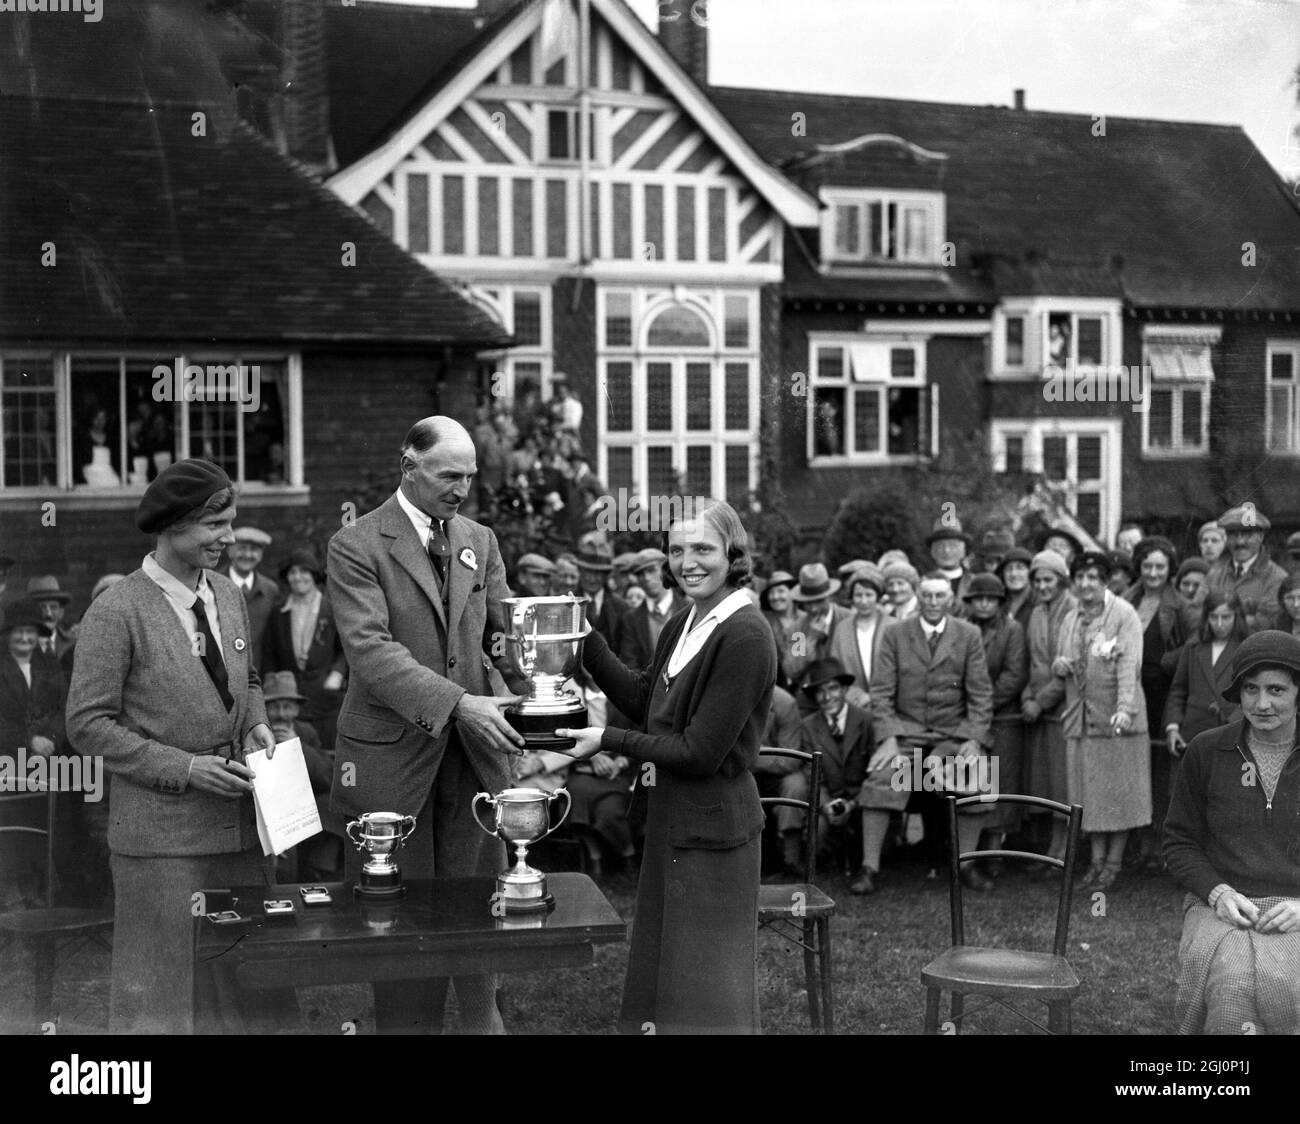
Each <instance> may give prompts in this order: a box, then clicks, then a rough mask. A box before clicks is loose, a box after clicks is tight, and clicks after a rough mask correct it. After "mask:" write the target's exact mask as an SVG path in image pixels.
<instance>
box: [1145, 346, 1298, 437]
mask: <svg viewBox="0 0 1300 1124" xmlns="http://www.w3.org/2000/svg"><path fill="white" fill-rule="evenodd" d="M1220 336H1221V333H1220V332H1219V330H1218V329H1217V328H1216V329H1212V330H1209V331H1205V332H1188V331H1180V332H1167V333H1166V332H1161V331H1158V330H1156V329H1155V328H1148V329H1147V330H1146V331H1145V332H1144V333H1143V338H1142V368H1143V374H1142V377H1143V383H1144V389H1145V393H1144V395H1143V401H1142V410H1141V414H1142V456H1143V458H1144V459H1147V460H1204V459H1206V458H1208V457H1209V455H1210V409H1211V405H1210V403H1211V399H1212V397H1213V395H1214V377H1213V374H1214V371H1213V366H1214V351H1213V348H1214V345H1215V344H1217V343H1218V342H1219V339H1220ZM1152 344H1155V345H1156V346H1163V347H1169V346H1177V345H1180V344H1186V345H1189V346H1190V345H1196V346H1206V347H1209V348H1210V366H1211V378H1208V379H1157V378H1155V376H1154V375H1153V374H1152V373H1151V372H1152V371H1153V369H1154V368H1153V365H1152V363H1151V351H1150V348H1151V345H1152ZM1297 347H1300V341H1298V342H1297ZM1158 390H1159V391H1168V392H1170V393H1171V396H1172V402H1171V409H1170V418H1169V424H1170V429H1171V436H1172V437H1173V444H1172V445H1170V446H1168V447H1165V446H1161V445H1152V444H1151V406H1152V403H1153V397H1152V396H1153V394H1154V393H1155V392H1156V391H1158ZM1189 390H1194V391H1198V392H1200V394H1201V423H1200V435H1201V439H1200V443H1199V445H1196V446H1187V445H1185V444H1184V442H1183V422H1184V419H1185V416H1186V406H1185V396H1186V392H1187V391H1189ZM1265 432H1266V433H1267V431H1265Z"/></svg>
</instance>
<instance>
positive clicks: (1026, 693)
mask: <svg viewBox="0 0 1300 1124" xmlns="http://www.w3.org/2000/svg"><path fill="white" fill-rule="evenodd" d="M1076 604H1078V602H1076V601H1075V599H1074V594H1073V593H1070V592H1069V591H1068V590H1067V591H1066V592H1064V593H1062V594H1061V595H1060V596H1059V597H1057V599H1056V600H1055V601H1053V602H1052V604H1051V605H1050V606H1044V605H1042V604H1041V603H1040V604H1037V605H1035V606H1034V609H1033V612H1031V613H1030V614H1029V629H1028V632H1027V633H1026V636H1025V643H1026V647H1027V648H1028V649H1029V682H1028V683H1026V684H1025V689H1024V690H1023V691H1022V692H1021V694H1020V704H1021V706H1024V704H1025V703H1027V702H1031V701H1032V702H1036V703H1038V705H1039V706H1040V707H1042V709H1043V717H1044V718H1047V719H1049V720H1050V719H1054V718H1058V717H1059V716H1060V713H1059V708H1060V707H1061V706H1062V704H1063V703H1064V702H1065V681H1064V680H1062V679H1060V678H1058V677H1057V675H1056V674H1055V672H1053V671H1052V661H1053V660H1055V659H1056V657H1057V655H1058V654H1059V653H1060V637H1061V623H1062V622H1063V621H1064V620H1065V618H1066V617H1067V616H1068V615H1069V614H1070V611H1071V610H1072V609H1073V608H1074V607H1075V605H1076ZM1053 712H1056V713H1053Z"/></svg>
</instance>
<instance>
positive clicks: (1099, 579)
mask: <svg viewBox="0 0 1300 1124" xmlns="http://www.w3.org/2000/svg"><path fill="white" fill-rule="evenodd" d="M1110 574H1111V564H1110V561H1109V559H1107V557H1106V556H1105V555H1104V554H1102V553H1100V552H1098V551H1085V552H1084V553H1083V554H1079V555H1076V556H1075V558H1074V560H1073V562H1072V563H1071V565H1070V576H1071V578H1072V579H1073V581H1074V596H1075V598H1076V599H1077V601H1078V605H1077V607H1076V608H1075V609H1074V610H1072V611H1071V612H1070V614H1069V615H1068V616H1067V617H1066V618H1065V620H1064V621H1063V622H1062V624H1061V636H1060V644H1059V648H1058V651H1059V652H1060V654H1059V655H1058V656H1057V657H1056V660H1055V662H1054V664H1053V666H1052V670H1053V671H1054V672H1055V673H1056V674H1057V675H1058V676H1060V677H1061V678H1062V679H1063V680H1064V681H1065V709H1064V710H1063V711H1062V712H1061V722H1062V725H1063V727H1064V730H1065V756H1066V771H1067V786H1068V790H1069V799H1070V803H1072V804H1082V805H1083V829H1084V831H1086V832H1087V833H1088V836H1089V842H1090V844H1091V848H1092V864H1091V866H1090V867H1089V868H1088V874H1087V876H1086V877H1085V879H1084V885H1085V887H1088V888H1091V889H1099V890H1106V889H1109V888H1110V886H1111V885H1112V884H1113V883H1114V881H1115V879H1116V878H1117V877H1118V876H1119V872H1120V864H1121V863H1122V862H1123V859H1124V847H1125V844H1127V842H1128V833H1129V831H1130V830H1132V829H1133V828H1138V827H1143V826H1145V825H1146V824H1149V823H1150V822H1151V762H1150V751H1149V747H1148V734H1147V709H1146V698H1145V696H1144V694H1143V692H1142V683H1141V666H1142V624H1141V621H1140V620H1139V619H1138V615H1137V610H1136V609H1134V608H1133V606H1132V605H1130V604H1129V603H1128V602H1127V601H1125V600H1124V599H1123V598H1120V597H1116V596H1115V595H1114V594H1113V593H1111V592H1110V590H1108V589H1107V588H1106V583H1107V581H1108V580H1109V578H1110Z"/></svg>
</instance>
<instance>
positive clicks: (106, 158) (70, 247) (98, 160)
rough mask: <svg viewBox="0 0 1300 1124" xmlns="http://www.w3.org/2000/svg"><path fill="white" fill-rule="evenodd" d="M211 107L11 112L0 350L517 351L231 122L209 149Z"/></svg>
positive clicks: (223, 116)
mask: <svg viewBox="0 0 1300 1124" xmlns="http://www.w3.org/2000/svg"><path fill="white" fill-rule="evenodd" d="M201 108H203V107H202V106H196V105H194V104H192V103H191V104H185V105H180V104H175V103H163V104H157V105H155V106H152V107H150V106H148V105H144V104H141V103H139V102H138V101H136V100H134V99H132V100H123V101H114V100H102V99H101V100H75V99H69V98H44V99H33V98H27V97H15V96H8V97H4V98H2V99H0V152H3V153H4V159H3V160H0V201H2V205H3V214H4V221H3V222H2V223H0V337H2V338H4V339H5V340H7V341H14V340H23V339H30V340H32V341H37V340H42V341H48V340H54V339H58V340H69V341H71V340H98V341H110V340H125V339H140V338H157V339H160V340H171V339H178V340H187V341H193V340H196V339H238V340H245V341H257V340H267V341H270V340H284V341H294V340H296V341H302V342H307V341H338V342H372V343H394V344H396V343H412V344H423V345H427V344H435V343H445V344H451V345H485V344H488V343H499V342H501V341H502V340H503V339H505V338H506V337H505V335H504V332H503V331H502V329H501V328H500V326H499V325H498V324H497V323H496V322H495V321H493V320H492V319H491V318H490V317H489V316H488V315H487V314H486V313H485V312H483V311H482V309H481V308H479V306H478V305H476V304H473V303H472V302H470V301H468V300H467V299H465V298H464V297H463V296H462V295H461V294H460V293H459V292H458V291H457V290H456V289H454V288H453V287H452V286H451V285H449V284H447V283H446V282H445V281H442V280H440V279H439V278H438V277H436V276H435V275H433V274H432V273H430V272H429V271H428V270H427V269H425V268H424V267H423V266H421V265H420V264H419V263H418V262H417V261H416V260H415V259H414V258H412V257H410V256H409V255H408V254H406V253H405V252H404V251H403V250H401V249H399V248H398V247H397V246H396V245H394V244H393V243H392V242H391V241H390V240H389V239H388V238H386V237H385V236H384V235H383V234H382V233H381V232H380V231H379V230H377V229H376V228H375V227H373V226H372V225H371V224H370V223H369V222H368V221H367V220H366V219H364V218H362V217H361V216H360V215H358V214H357V213H356V212H354V211H352V210H351V209H350V208H348V207H347V206H345V205H344V204H343V203H342V202H341V201H340V200H339V199H338V198H337V197H336V196H335V195H334V194H333V193H331V192H330V191H328V190H326V189H325V188H324V187H323V186H321V185H320V184H319V183H317V182H316V181H315V180H313V179H311V178H310V177H309V176H307V175H305V174H303V173H302V172H300V171H299V170H298V169H297V168H296V167H295V166H294V165H293V164H291V163H290V162H289V161H288V160H286V159H284V158H283V157H281V156H280V155H279V154H278V153H277V152H276V151H275V150H274V149H273V148H272V146H271V145H270V144H269V143H268V142H266V141H265V140H263V139H262V138H261V137H260V136H258V135H257V134H256V133H255V132H254V131H253V130H252V129H251V128H249V127H248V126H246V125H244V124H242V123H240V122H238V121H237V120H234V119H233V117H232V115H230V114H229V113H228V112H226V111H224V110H223V109H222V108H220V107H217V106H208V107H207V109H206V111H207V113H208V126H207V135H206V136H201V137H195V136H194V135H193V129H192V127H191V120H192V119H191V114H192V113H193V112H195V111H196V110H198V109H201ZM46 242H52V243H54V246H55V253H56V255H57V257H56V264H55V265H54V266H53V267H52V268H50V267H45V266H43V265H42V262H41V258H42V244H43V243H46ZM344 242H352V243H354V244H355V246H356V265H355V266H353V267H349V266H345V265H344V264H343V254H344V250H343V245H342V244H343V243H344Z"/></svg>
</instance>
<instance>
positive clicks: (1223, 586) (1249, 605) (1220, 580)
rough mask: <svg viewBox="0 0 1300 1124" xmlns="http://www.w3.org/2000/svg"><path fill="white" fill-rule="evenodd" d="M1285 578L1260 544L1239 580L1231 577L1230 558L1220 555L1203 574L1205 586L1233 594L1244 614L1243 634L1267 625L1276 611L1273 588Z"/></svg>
mask: <svg viewBox="0 0 1300 1124" xmlns="http://www.w3.org/2000/svg"><path fill="white" fill-rule="evenodd" d="M1285 580H1286V571H1285V570H1284V569H1282V567H1281V566H1279V565H1278V564H1277V563H1276V562H1272V561H1270V560H1269V557H1268V551H1267V550H1266V549H1264V548H1263V547H1260V550H1259V553H1258V554H1257V555H1256V556H1255V561H1254V562H1253V563H1252V564H1251V567H1250V569H1249V570H1247V571H1246V572H1245V573H1244V574H1243V575H1242V576H1241V578H1240V579H1238V578H1236V577H1234V576H1233V564H1232V558H1231V557H1230V556H1229V555H1228V554H1226V553H1225V554H1224V556H1223V557H1222V558H1220V559H1219V560H1218V561H1217V562H1216V563H1215V564H1214V565H1213V566H1211V567H1210V572H1209V574H1208V575H1207V576H1206V581H1205V584H1206V587H1207V588H1208V589H1211V590H1218V591H1219V592H1221V593H1231V594H1235V595H1236V597H1237V599H1238V600H1240V601H1241V608H1242V611H1243V612H1244V613H1245V615H1246V631H1247V633H1253V632H1260V631H1262V630H1264V629H1266V628H1268V627H1269V626H1270V622H1271V621H1272V620H1273V617H1274V615H1275V614H1276V613H1277V608H1278V605H1277V591H1278V590H1279V589H1280V588H1281V587H1282V583H1283V582H1284V581H1285Z"/></svg>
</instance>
